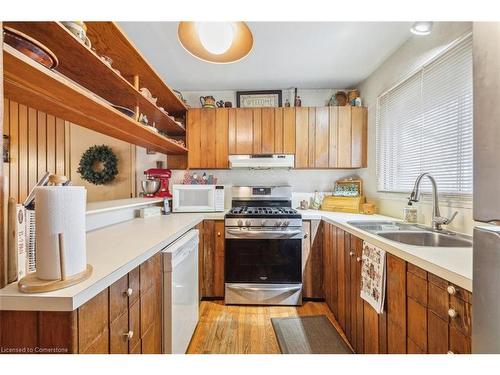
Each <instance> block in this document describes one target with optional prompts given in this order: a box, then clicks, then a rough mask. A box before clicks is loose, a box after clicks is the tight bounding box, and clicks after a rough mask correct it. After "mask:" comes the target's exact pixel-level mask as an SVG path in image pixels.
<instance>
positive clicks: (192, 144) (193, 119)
mask: <svg viewBox="0 0 500 375" xmlns="http://www.w3.org/2000/svg"><path fill="white" fill-rule="evenodd" d="M201 111H202V110H201V109H199V108H191V109H189V111H188V113H187V124H186V125H187V126H186V139H187V147H188V149H189V152H188V166H189V168H201V152H202V150H201Z"/></svg>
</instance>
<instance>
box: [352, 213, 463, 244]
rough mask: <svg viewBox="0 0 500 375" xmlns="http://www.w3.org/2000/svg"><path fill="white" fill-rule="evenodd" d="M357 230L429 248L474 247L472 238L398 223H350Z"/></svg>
mask: <svg viewBox="0 0 500 375" xmlns="http://www.w3.org/2000/svg"><path fill="white" fill-rule="evenodd" d="M347 224H350V225H352V226H353V227H355V228H358V229H361V230H364V231H367V232H369V233H373V234H375V235H377V236H380V237H383V238H387V239H388V240H392V241H395V242H400V243H404V244H407V245H414V246H429V247H472V237H470V236H466V235H463V234H459V233H455V232H450V231H444V230H443V231H436V230H434V229H431V228H427V227H424V226H421V225H417V224H407V223H402V222H397V221H388V220H387V221H368V220H366V221H348V222H347Z"/></svg>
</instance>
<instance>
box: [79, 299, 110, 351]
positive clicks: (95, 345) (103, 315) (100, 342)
mask: <svg viewBox="0 0 500 375" xmlns="http://www.w3.org/2000/svg"><path fill="white" fill-rule="evenodd" d="M108 312H109V310H108V290H107V289H106V290H104V291H102V292H101V293H99V294H98V295H97V296H95V297H94V298H92V299H91V300H90V301H88V302H87V303H85V304H84V305H82V306H81V307H80V308H79V309H78V352H79V353H88V354H90V353H92V354H105V353H109V328H108V327H109V314H108Z"/></svg>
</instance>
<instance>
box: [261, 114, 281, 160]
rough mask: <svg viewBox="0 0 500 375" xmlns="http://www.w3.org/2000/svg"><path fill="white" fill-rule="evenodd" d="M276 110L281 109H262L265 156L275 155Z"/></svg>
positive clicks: (263, 150)
mask: <svg viewBox="0 0 500 375" xmlns="http://www.w3.org/2000/svg"><path fill="white" fill-rule="evenodd" d="M275 109H279V108H262V120H261V126H262V130H261V134H262V149H261V153H263V154H274V152H275V151H274V148H275V147H274V138H275V134H274V125H275V124H274V120H275V116H274V115H275V113H274V112H275Z"/></svg>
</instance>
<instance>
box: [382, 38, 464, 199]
mask: <svg viewBox="0 0 500 375" xmlns="http://www.w3.org/2000/svg"><path fill="white" fill-rule="evenodd" d="M423 172H429V173H430V174H431V175H432V176H433V177H434V178H436V181H437V183H438V188H439V192H440V193H446V194H452V195H462V196H467V195H470V194H472V36H470V35H469V36H467V37H465V38H464V39H462V40H461V41H459V42H457V43H456V44H454V45H453V46H452V47H450V48H449V49H447V50H446V51H445V52H444V53H442V54H441V55H439V56H438V57H437V58H435V59H433V60H432V61H431V62H429V63H428V64H426V65H425V66H423V67H422V68H421V69H420V70H419V71H418V72H416V73H415V74H413V75H412V76H411V77H409V78H407V79H406V80H404V81H403V82H402V83H400V84H398V85H397V86H396V87H394V88H392V89H390V90H389V91H387V92H385V93H384V94H382V95H381V96H380V97H379V98H378V103H377V179H378V190H379V191H389V192H409V191H411V190H412V188H413V184H414V182H415V179H416V178H417V176H418V175H419V174H420V173H423ZM427 186H430V185H426V187H427Z"/></svg>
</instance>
